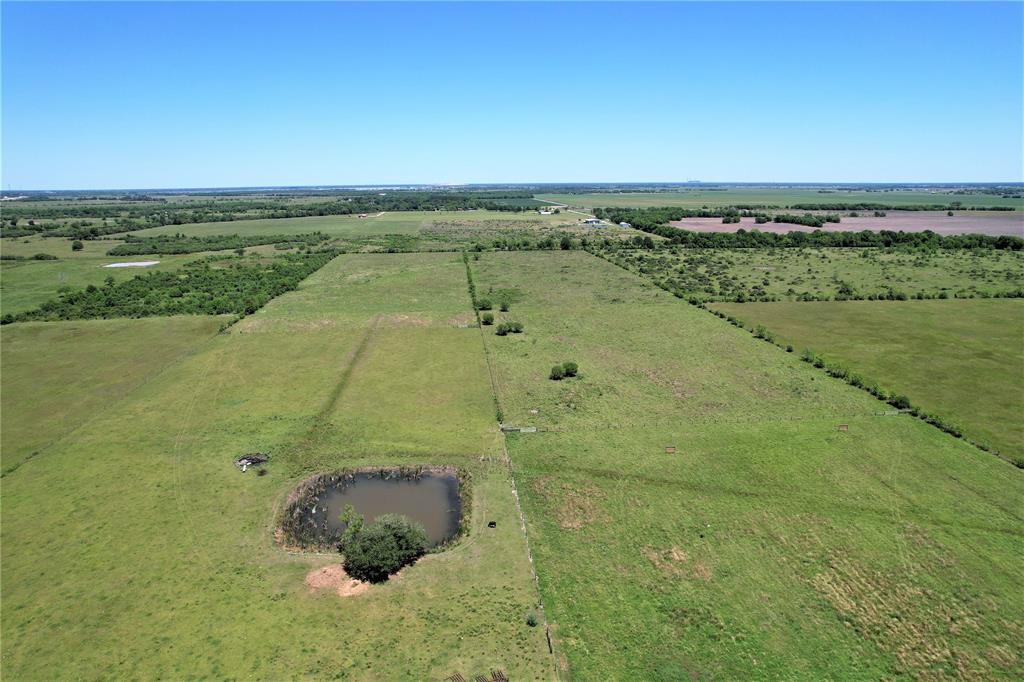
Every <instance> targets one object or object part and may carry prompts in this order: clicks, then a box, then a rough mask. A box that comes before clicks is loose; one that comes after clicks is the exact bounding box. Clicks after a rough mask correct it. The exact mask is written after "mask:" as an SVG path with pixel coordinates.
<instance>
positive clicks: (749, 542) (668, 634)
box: [472, 253, 1024, 680]
mask: <svg viewBox="0 0 1024 682" xmlns="http://www.w3.org/2000/svg"><path fill="white" fill-rule="evenodd" d="M472 266H473V272H474V278H475V280H476V284H477V288H478V292H479V293H480V295H484V294H485V292H487V291H488V290H489V289H490V288H492V287H493V291H494V292H495V293H504V294H506V295H509V294H512V295H514V298H515V300H517V302H516V303H515V304H513V306H512V311H511V312H510V314H509V316H510V317H514V318H515V319H516V320H518V321H521V322H523V324H524V328H525V329H524V333H523V334H521V335H519V336H517V337H515V338H510V337H497V336H487V337H486V339H487V347H488V351H489V353H490V355H491V358H492V361H493V362H494V365H495V374H496V376H497V377H498V379H499V381H498V386H499V396H500V399H501V402H502V405H503V407H504V409H505V411H506V413H507V414H506V419H507V420H509V419H508V413H511V415H512V419H514V420H515V422H517V423H535V424H538V425H540V426H541V429H542V430H541V431H540V432H538V433H535V434H527V433H524V434H513V435H511V436H510V437H509V452H510V455H511V457H512V462H513V465H514V467H515V470H516V475H517V479H518V482H519V491H520V495H521V497H522V500H523V505H524V510H525V512H526V518H527V524H528V528H529V532H530V538H531V546H532V548H533V550H534V553H535V557H536V560H537V570H538V573H539V576H540V583H541V592H542V595H543V597H544V602H545V608H546V611H547V614H548V616H549V618H550V619H551V621H552V622H553V623H554V626H553V627H554V632H555V635H556V638H557V642H558V646H559V650H560V651H561V652H563V653H564V654H565V656H566V658H567V662H568V665H569V667H570V668H571V670H572V672H573V675H574V676H575V677H578V678H580V679H623V680H626V679H645V680H646V679H651V680H656V679H664V680H677V679H697V678H703V677H708V678H722V679H754V678H787V679H794V678H795V679H823V678H832V679H850V678H870V679H875V678H879V677H893V676H897V675H911V676H916V677H925V678H936V679H941V678H945V677H950V678H956V677H964V678H1008V679H1009V678H1014V677H1019V676H1020V674H1021V673H1022V671H1024V660H1022V659H1021V657H1020V656H1019V655H1018V653H1017V652H1016V648H1015V646H1016V645H1015V643H1014V642H1015V638H1016V637H1017V635H1018V634H1019V628H1018V626H1017V625H1015V624H1017V623H1020V622H1021V621H1022V616H1024V611H1022V607H1021V604H1022V603H1024V602H1022V600H1021V599H1020V596H1021V594H1022V592H1024V569H1022V566H1024V562H1022V561H1021V560H1022V559H1024V550H1022V549H1021V548H1022V547H1024V544H1022V542H1021V540H1022V539H1024V531H1022V521H1024V509H1022V508H1021V505H1020V500H1021V499H1022V495H1024V483H1022V478H1021V477H1020V475H1019V472H1018V471H1017V470H1016V469H1014V468H1013V467H1012V466H1011V465H1009V464H1007V463H1005V462H1002V461H1000V460H997V459H995V458H993V457H990V456H987V455H985V454H984V453H981V452H979V451H977V450H976V449H974V448H972V447H970V446H968V445H967V444H966V443H964V442H962V441H958V440H956V439H953V438H951V437H949V436H947V435H945V434H943V433H941V432H939V431H938V430H936V429H934V428H932V427H930V426H928V425H926V424H924V423H922V422H920V421H917V420H914V419H912V418H909V417H905V416H902V417H900V416H898V417H886V416H875V414H876V413H877V412H879V411H882V410H884V409H886V406H885V405H884V404H883V403H881V402H878V401H876V400H874V399H871V398H869V397H867V396H866V394H863V393H862V392H860V391H858V390H857V389H854V388H852V387H850V386H848V385H846V384H844V383H842V382H839V381H836V380H832V379H830V378H827V377H824V376H821V375H820V374H819V375H812V374H811V373H808V372H806V371H804V370H803V368H802V367H801V365H803V364H804V363H801V362H800V361H799V360H798V359H797V358H796V357H794V356H793V355H791V354H787V353H785V352H783V351H781V350H779V349H778V348H776V347H774V346H770V345H768V344H765V343H763V342H760V341H757V340H755V339H753V338H752V337H751V336H750V335H749V334H748V333H747V332H744V331H741V330H735V331H736V332H737V333H735V334H734V333H732V332H731V331H730V329H734V328H732V327H730V326H729V325H727V324H725V323H724V322H723V321H721V320H718V319H716V318H714V317H712V316H709V315H707V314H706V313H703V312H701V311H699V310H696V309H694V308H692V307H690V306H687V305H686V304H685V303H682V302H680V301H677V300H674V299H670V298H663V297H662V296H661V295H659V294H658V292H657V290H656V289H654V288H653V287H651V286H650V285H649V284H648V283H647V282H645V281H644V280H642V279H640V278H637V277H635V276H633V275H631V274H629V273H625V272H623V271H621V270H619V269H617V268H615V267H614V266H612V265H611V264H608V263H606V262H604V261H601V260H599V259H596V258H592V257H588V256H587V255H586V254H582V253H556V254H484V255H483V256H482V257H481V260H480V261H476V262H472ZM626 303H628V304H626ZM568 359H571V360H575V361H577V362H578V363H579V368H580V375H579V377H577V378H575V379H564V380H562V381H557V382H556V381H551V380H549V379H548V378H547V372H548V369H549V367H550V365H551V364H553V362H554V361H558V360H568ZM605 396H609V397H608V398H606V397H605ZM710 406H714V409H709V407H710ZM531 407H532V409H537V410H538V412H537V413H536V414H533V413H532V412H530V411H529V409H530V408H531ZM547 413H550V414H548V416H545V415H546V414H547ZM841 424H845V425H846V426H847V428H848V430H847V431H840V430H839V426H840V425H841ZM669 447H671V448H674V449H675V451H674V452H669V451H668V448H669Z"/></svg>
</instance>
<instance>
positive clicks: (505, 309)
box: [498, 301, 508, 313]
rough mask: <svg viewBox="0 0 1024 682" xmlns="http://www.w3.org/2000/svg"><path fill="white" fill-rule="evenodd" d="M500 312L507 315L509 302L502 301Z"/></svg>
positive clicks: (499, 307)
mask: <svg viewBox="0 0 1024 682" xmlns="http://www.w3.org/2000/svg"><path fill="white" fill-rule="evenodd" d="M498 310H500V311H501V312H503V313H507V312H508V301H502V302H501V305H500V306H498Z"/></svg>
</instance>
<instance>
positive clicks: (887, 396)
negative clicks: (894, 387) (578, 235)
mask: <svg viewBox="0 0 1024 682" xmlns="http://www.w3.org/2000/svg"><path fill="white" fill-rule="evenodd" d="M585 251H586V252H587V253H589V254H590V255H591V256H594V257H595V258H599V259H601V260H603V261H605V262H607V263H611V264H612V265H614V266H616V267H618V268H621V269H622V270H625V271H626V272H628V273H630V274H632V275H633V276H635V277H639V278H641V279H643V280H644V281H647V282H650V283H652V284H654V285H655V286H656V287H658V288H659V289H661V290H663V291H666V292H668V293H670V294H672V295H673V296H675V297H676V298H678V299H680V300H682V301H684V302H686V303H687V304H688V305H690V306H692V307H694V308H697V309H699V310H703V311H704V312H705V313H708V314H710V315H712V316H714V317H716V318H718V319H721V320H726V321H727V322H728V323H729V324H730V325H732V326H734V327H738V328H740V329H742V330H743V331H746V332H748V333H749V334H750V335H751V336H753V337H754V338H755V339H761V340H763V341H765V342H767V343H770V344H771V345H773V346H775V347H776V348H778V349H780V350H782V351H783V352H786V353H792V352H793V351H792V346H785V345H783V344H781V343H779V342H778V341H776V340H775V337H774V335H773V334H771V333H770V332H768V330H766V329H764V328H760V329H749V328H748V327H746V326H744V324H743V323H742V321H740V320H738V319H737V318H735V317H732V316H727V315H726V314H725V313H722V312H721V311H715V310H712V309H711V308H709V307H707V305H706V304H705V303H704V302H700V301H696V300H694V301H688V300H686V299H684V298H682V297H681V296H679V295H678V294H676V293H675V292H673V291H671V290H669V289H667V288H666V287H664V286H663V285H662V284H661V283H659V282H657V281H655V280H654V279H652V278H647V277H644V276H643V275H640V274H638V273H636V272H634V271H633V270H631V269H629V268H628V267H625V266H623V265H619V264H618V263H616V262H615V261H612V260H609V259H608V258H605V257H604V256H603V255H601V254H600V253H597V252H595V251H591V250H590V249H585ZM715 302H716V303H717V302H725V301H715ZM729 317H732V319H731V320H729V319H728V318H729ZM800 359H802V360H804V361H805V362H807V363H809V364H812V365H813V366H814V367H815V368H817V369H821V370H822V371H823V372H824V374H825V375H826V376H828V377H830V378H833V379H839V380H841V381H842V382H843V383H845V384H848V385H850V386H853V387H854V388H857V389H860V390H862V391H864V392H865V393H868V394H870V395H871V396H872V397H874V398H876V399H878V400H880V401H882V402H884V403H887V404H889V405H892V406H893V407H896V408H897V409H900V410H906V413H907V414H909V415H910V416H913V417H916V418H918V419H920V420H921V421H923V422H925V423H926V424H929V425H931V426H934V427H935V428H937V429H938V430H940V431H942V432H943V433H946V434H948V435H950V436H952V437H953V438H956V439H958V440H962V441H964V442H965V443H967V444H968V445H971V446H972V447H974V448H975V449H977V450H979V451H980V452H984V453H985V454H988V455H992V456H993V457H996V458H997V459H1000V460H1002V461H1004V462H1006V463H1007V464H1011V465H1013V466H1015V467H1017V468H1018V469H1024V460H1021V462H1020V463H1018V461H1017V460H1012V459H1010V458H1009V457H1007V456H1005V455H1002V454H1000V453H999V452H998V451H997V450H994V449H993V448H992V447H991V446H989V445H987V444H985V443H982V442H979V441H976V440H974V439H973V438H969V437H967V436H965V435H964V434H963V432H962V431H961V430H960V429H959V427H956V426H953V425H952V424H950V423H949V422H947V421H946V420H945V419H943V418H942V417H940V416H938V415H935V414H928V413H925V412H923V411H922V410H920V409H919V408H917V407H915V406H914V405H913V404H912V403H911V402H910V400H909V398H907V397H906V396H904V395H898V394H895V393H892V392H889V391H886V390H884V389H881V388H878V386H877V385H875V384H873V383H869V382H868V381H865V380H864V379H863V377H860V376H859V375H857V374H855V373H852V372H850V371H849V370H848V369H847V368H846V367H842V366H839V365H829V364H827V363H826V362H825V361H824V360H822V359H821V358H820V357H819V356H817V355H816V354H814V353H812V352H811V351H809V350H806V351H804V355H803V356H800Z"/></svg>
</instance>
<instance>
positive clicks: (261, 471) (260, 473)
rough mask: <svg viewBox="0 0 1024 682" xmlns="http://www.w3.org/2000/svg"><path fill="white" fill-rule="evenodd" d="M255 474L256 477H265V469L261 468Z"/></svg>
mask: <svg viewBox="0 0 1024 682" xmlns="http://www.w3.org/2000/svg"><path fill="white" fill-rule="evenodd" d="M256 474H257V475H258V476H266V475H267V470H266V469H265V468H263V467H260V470H259V471H257V472H256Z"/></svg>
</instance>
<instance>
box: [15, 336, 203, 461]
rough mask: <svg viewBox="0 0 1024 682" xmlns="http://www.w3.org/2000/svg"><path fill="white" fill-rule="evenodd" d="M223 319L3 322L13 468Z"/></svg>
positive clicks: (185, 350) (183, 350)
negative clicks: (6, 323)
mask: <svg viewBox="0 0 1024 682" xmlns="http://www.w3.org/2000/svg"><path fill="white" fill-rule="evenodd" d="M222 321H223V320H222V318H220V317H158V318H149V319H144V320H80V321H76V322H67V323H51V322H28V323H24V324H16V325H5V326H4V327H2V328H0V375H2V376H3V389H4V390H3V391H2V392H0V407H2V414H3V430H2V436H0V438H2V441H0V443H2V450H3V469H4V471H5V472H7V471H9V470H11V469H12V468H16V467H18V466H20V465H21V464H22V463H23V462H25V460H27V459H28V458H30V457H31V456H32V455H33V454H34V453H37V452H45V450H46V447H47V446H48V445H50V444H51V443H53V442H56V441H58V440H60V438H62V437H63V436H65V435H67V434H68V433H70V432H71V431H73V430H74V429H76V428H77V427H79V426H81V425H82V424H84V423H86V422H87V421H90V420H92V419H95V418H97V417H98V415H100V414H102V413H103V412H104V411H105V409H106V408H107V407H109V406H110V404H111V402H113V401H115V400H116V398H118V397H120V396H123V395H126V394H128V393H130V392H132V391H133V390H135V389H136V388H138V387H139V386H140V385H142V384H143V383H144V382H146V381H149V380H151V379H153V378H154V377H157V376H159V375H160V374H161V372H163V371H164V370H165V369H166V368H167V367H169V366H172V365H174V364H175V363H177V362H179V361H180V360H181V359H182V357H183V356H184V355H185V354H186V353H188V352H189V351H191V350H192V349H194V348H196V347H197V346H199V345H200V344H201V343H202V342H203V341H206V340H208V339H210V338H212V337H213V335H214V334H216V333H217V329H218V327H219V325H220V324H221V322H222Z"/></svg>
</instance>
